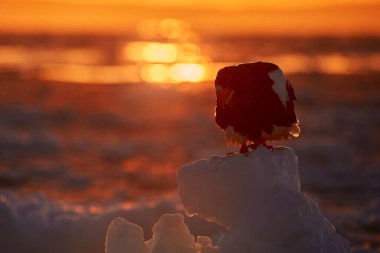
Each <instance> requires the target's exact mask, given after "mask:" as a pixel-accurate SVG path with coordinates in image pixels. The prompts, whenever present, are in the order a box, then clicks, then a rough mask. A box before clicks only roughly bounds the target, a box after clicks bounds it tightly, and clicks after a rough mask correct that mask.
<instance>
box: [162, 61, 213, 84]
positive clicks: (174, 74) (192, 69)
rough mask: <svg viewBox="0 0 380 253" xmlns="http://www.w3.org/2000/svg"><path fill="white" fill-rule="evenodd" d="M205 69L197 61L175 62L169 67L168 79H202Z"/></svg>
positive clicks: (195, 80)
mask: <svg viewBox="0 0 380 253" xmlns="http://www.w3.org/2000/svg"><path fill="white" fill-rule="evenodd" d="M205 74H206V70H205V68H204V66H203V65H201V64H197V63H177V64H174V65H172V66H171V67H170V70H169V75H170V79H171V80H173V81H175V82H200V81H202V80H203V79H204V77H205Z"/></svg>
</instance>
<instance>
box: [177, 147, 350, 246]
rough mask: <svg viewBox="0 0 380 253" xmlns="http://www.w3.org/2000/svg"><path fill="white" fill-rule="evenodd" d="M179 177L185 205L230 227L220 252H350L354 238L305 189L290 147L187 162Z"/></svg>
mask: <svg viewBox="0 0 380 253" xmlns="http://www.w3.org/2000/svg"><path fill="white" fill-rule="evenodd" d="M177 177H178V190H179V194H180V197H181V201H182V203H183V205H184V207H185V209H186V210H187V211H188V212H189V213H191V214H198V215H200V216H201V217H204V218H208V219H213V220H216V221H217V222H219V223H221V224H222V225H224V226H226V227H227V228H228V231H227V233H226V234H225V235H224V236H223V237H222V238H221V239H220V241H219V242H218V245H217V246H218V250H217V252H218V253H234V252H239V253H256V252H257V253H264V252H268V253H290V252H291V253H305V252H308V253H313V252H319V253H338V252H339V253H341V252H349V244H348V242H347V241H346V240H345V239H344V238H342V237H340V236H339V235H337V234H336V233H335V229H334V226H333V225H332V224H331V223H330V222H329V221H328V220H327V219H326V218H325V217H324V216H323V215H322V213H321V212H320V211H319V209H318V207H317V205H316V204H315V203H314V202H313V201H311V200H310V199H309V198H307V197H306V196H305V195H303V194H302V193H301V192H300V182H299V176H298V159H297V156H296V155H295V154H294V152H293V150H292V149H290V148H276V149H275V150H274V151H273V152H272V151H270V150H268V149H266V148H264V147H259V148H258V149H256V150H255V151H253V152H250V153H248V154H246V155H245V154H232V155H227V156H222V157H221V156H213V157H210V158H209V159H206V160H200V161H196V162H192V163H189V164H187V165H185V166H183V167H182V168H180V169H179V171H178V173H177Z"/></svg>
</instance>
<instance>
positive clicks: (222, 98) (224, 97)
mask: <svg viewBox="0 0 380 253" xmlns="http://www.w3.org/2000/svg"><path fill="white" fill-rule="evenodd" d="M234 92H235V91H234V90H232V89H228V88H223V89H220V90H217V105H218V106H220V107H222V108H225V107H226V106H227V105H229V104H230V102H231V99H232V96H233V94H234Z"/></svg>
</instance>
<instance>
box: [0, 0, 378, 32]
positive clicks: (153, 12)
mask: <svg viewBox="0 0 380 253" xmlns="http://www.w3.org/2000/svg"><path fill="white" fill-rule="evenodd" d="M0 9H1V15H0V32H1V33H55V34H66V33H68V34H71V33H76V34H78V33H80V34H84V33H86V34H128V33H134V32H135V26H136V24H137V23H138V22H139V21H141V20H144V19H149V18H167V17H170V18H180V19H184V20H187V21H189V22H190V24H191V25H192V27H193V28H194V30H195V31H196V32H198V33H200V34H201V35H210V36H212V35H218V36H220V35H269V36H275V35H307V36H310V35H312V36H319V35H336V36H360V35H375V36H379V35H380V24H379V22H378V13H379V11H380V4H379V2H378V1H376V0H335V1H329V0H319V1H303V0H293V1H278V0H277V1H276V0H268V1H259V0H251V1H250V0H221V1H204V0H192V1H185V0H144V1H133V0H108V1H105V0H103V1H102V0H2V1H1V3H0Z"/></svg>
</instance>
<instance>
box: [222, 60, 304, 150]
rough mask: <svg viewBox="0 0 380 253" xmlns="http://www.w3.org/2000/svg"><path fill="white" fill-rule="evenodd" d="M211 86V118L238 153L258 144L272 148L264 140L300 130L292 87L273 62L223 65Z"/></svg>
mask: <svg viewBox="0 0 380 253" xmlns="http://www.w3.org/2000/svg"><path fill="white" fill-rule="evenodd" d="M215 90H216V109H215V121H216V123H217V125H218V126H219V127H220V128H222V129H223V130H224V131H225V135H226V139H227V143H228V144H229V145H240V153H247V152H248V151H249V148H252V149H255V148H256V147H258V146H259V145H264V146H266V147H268V148H269V149H273V147H272V146H269V145H268V144H267V143H266V142H267V141H274V140H287V139H290V138H291V137H298V135H299V134H300V131H301V130H300V124H299V121H298V119H297V116H296V114H295V112H294V101H296V96H295V94H294V89H293V87H292V85H291V84H290V82H289V81H288V80H287V79H286V77H285V75H284V73H283V72H282V70H281V69H280V68H279V67H278V66H277V65H275V64H273V63H269V62H261V61H260V62H251V63H242V64H237V65H232V66H227V67H224V68H222V69H220V70H219V71H218V74H217V76H216V79H215Z"/></svg>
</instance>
